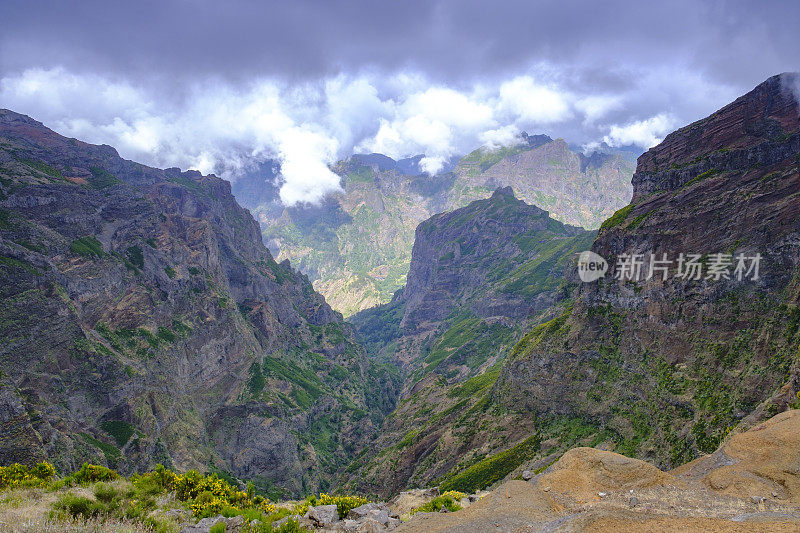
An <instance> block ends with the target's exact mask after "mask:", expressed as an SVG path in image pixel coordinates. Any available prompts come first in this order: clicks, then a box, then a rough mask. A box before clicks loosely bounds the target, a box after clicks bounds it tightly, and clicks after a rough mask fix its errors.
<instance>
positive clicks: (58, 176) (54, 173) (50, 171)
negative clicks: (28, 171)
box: [21, 159, 64, 180]
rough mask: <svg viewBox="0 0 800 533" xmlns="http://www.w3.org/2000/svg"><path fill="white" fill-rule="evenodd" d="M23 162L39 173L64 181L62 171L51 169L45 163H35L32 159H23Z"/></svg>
mask: <svg viewBox="0 0 800 533" xmlns="http://www.w3.org/2000/svg"><path fill="white" fill-rule="evenodd" d="M21 161H22V162H23V163H25V164H26V165H28V166H29V167H31V168H33V169H35V170H38V171H39V172H42V173H44V174H47V175H48V176H50V177H51V178H56V179H59V180H63V179H64V175H63V174H62V173H61V171H60V170H58V169H55V168H53V167H51V166H50V165H48V164H47V163H45V162H44V161H34V160H32V159H22V160H21Z"/></svg>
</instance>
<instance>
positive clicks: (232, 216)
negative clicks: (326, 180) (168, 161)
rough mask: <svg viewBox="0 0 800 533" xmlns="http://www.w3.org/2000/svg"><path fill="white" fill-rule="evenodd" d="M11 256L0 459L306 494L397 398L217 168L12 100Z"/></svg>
mask: <svg viewBox="0 0 800 533" xmlns="http://www.w3.org/2000/svg"><path fill="white" fill-rule="evenodd" d="M0 271H2V278H3V283H2V286H0V292H1V293H2V298H1V299H0V317H1V319H2V322H0V339H2V342H0V369H1V372H0V426H2V431H0V458H1V459H0V460H2V462H3V463H9V462H13V461H21V462H30V461H33V460H35V459H40V458H44V457H46V458H48V459H49V460H53V461H54V462H55V463H56V465H57V466H58V467H59V468H62V469H64V470H65V471H71V470H74V469H75V467H76V465H80V463H81V462H83V461H87V460H88V461H91V462H95V463H101V464H108V465H110V466H113V467H115V468H117V469H119V470H121V471H122V472H131V471H137V470H140V469H143V468H147V467H151V466H152V465H153V464H154V463H156V462H161V463H165V464H168V465H173V466H174V467H176V468H178V469H187V468H199V469H201V470H208V469H212V470H217V471H223V472H227V473H229V474H232V475H233V476H239V477H243V478H248V479H253V480H255V481H256V482H257V483H258V484H260V486H261V487H262V488H263V489H264V490H267V491H272V492H275V493H280V492H281V491H286V492H288V493H292V494H296V493H300V492H302V491H305V490H317V489H319V488H321V487H322V488H324V487H325V486H326V483H327V479H328V478H329V475H330V473H331V472H332V471H333V470H335V469H336V468H337V467H338V466H339V465H340V464H342V463H343V462H345V461H346V460H348V458H349V457H350V456H351V455H352V454H353V453H355V451H357V450H358V449H359V448H360V447H361V446H363V445H364V444H365V443H367V442H368V441H369V439H370V438H371V437H372V436H373V435H374V432H375V424H379V423H380V420H381V419H382V416H383V413H385V412H388V410H389V409H391V406H392V399H391V398H392V395H391V393H387V392H386V391H384V390H383V389H382V388H381V383H382V382H383V381H384V380H385V379H388V378H386V376H385V375H384V374H383V373H382V371H381V370H380V369H378V368H377V367H376V366H375V365H374V364H372V363H370V361H369V360H368V359H367V358H366V357H365V354H364V351H363V349H362V348H361V347H360V346H358V345H357V344H355V343H354V342H353V340H352V336H351V334H350V331H349V327H348V326H347V325H346V324H344V323H343V322H342V319H341V315H339V314H338V313H336V312H334V311H332V310H331V308H330V307H329V306H328V305H327V304H326V303H325V301H324V299H323V297H322V296H320V295H319V294H317V293H316V292H314V290H313V288H312V286H311V284H310V282H309V281H308V279H307V278H306V277H305V276H304V275H301V274H298V273H297V272H296V271H294V270H293V269H292V268H291V267H290V266H289V264H288V262H283V263H281V264H278V263H276V262H275V261H274V260H273V258H272V257H271V255H270V253H269V252H268V250H267V249H266V248H265V247H264V245H263V244H262V242H261V233H260V229H259V227H258V224H257V223H256V221H255V220H254V219H253V218H252V217H251V216H250V214H249V213H248V212H247V211H246V210H244V209H242V208H241V207H239V205H238V204H237V203H236V201H235V200H234V198H233V196H232V195H231V190H230V185H229V184H228V183H227V182H225V181H223V180H220V179H218V178H216V177H214V176H213V175H212V176H202V175H200V173H198V172H191V171H190V172H181V171H180V170H178V169H167V170H158V169H153V168H148V167H145V166H143V165H139V164H137V163H134V162H131V161H126V160H123V159H122V158H120V157H119V156H118V155H117V153H116V151H115V150H114V149H113V148H111V147H109V146H95V145H90V144H86V143H83V142H80V141H77V140H75V139H67V138H64V137H61V136H60V135H58V134H56V133H54V132H52V131H50V130H48V129H47V128H45V127H44V126H43V125H42V124H40V123H38V122H35V121H34V120H32V119H30V118H28V117H25V116H22V115H18V114H16V113H13V112H10V111H5V110H3V111H0ZM368 382H369V385H367V383H368ZM387 390H389V389H388V388H387Z"/></svg>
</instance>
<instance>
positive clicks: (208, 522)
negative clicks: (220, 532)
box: [181, 516, 244, 533]
mask: <svg viewBox="0 0 800 533" xmlns="http://www.w3.org/2000/svg"><path fill="white" fill-rule="evenodd" d="M219 523H223V524H225V533H235V532H237V531H240V530H241V528H242V525H243V524H244V518H242V517H241V516H233V517H231V518H225V517H224V516H213V517H209V518H203V519H202V520H200V521H199V522H197V523H196V524H195V525H193V526H186V527H184V528H183V529H181V533H209V532H210V531H211V528H212V527H214V526H215V525H217V524H219Z"/></svg>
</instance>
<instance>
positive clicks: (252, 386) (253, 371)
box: [247, 361, 266, 396]
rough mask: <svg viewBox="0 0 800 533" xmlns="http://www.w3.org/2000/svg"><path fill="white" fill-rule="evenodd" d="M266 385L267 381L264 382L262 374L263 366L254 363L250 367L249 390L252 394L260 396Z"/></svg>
mask: <svg viewBox="0 0 800 533" xmlns="http://www.w3.org/2000/svg"><path fill="white" fill-rule="evenodd" d="M265 384H266V381H265V380H264V374H263V373H262V372H261V365H259V364H258V363H257V362H256V361H253V363H252V364H251V365H250V377H249V378H248V380H247V388H248V389H249V390H250V394H252V395H253V396H258V395H259V394H261V391H262V390H264V385H265Z"/></svg>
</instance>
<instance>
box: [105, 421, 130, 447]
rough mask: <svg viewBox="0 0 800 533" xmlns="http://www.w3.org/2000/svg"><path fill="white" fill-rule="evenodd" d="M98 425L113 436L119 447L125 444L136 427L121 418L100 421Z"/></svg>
mask: <svg viewBox="0 0 800 533" xmlns="http://www.w3.org/2000/svg"><path fill="white" fill-rule="evenodd" d="M100 427H101V428H102V429H103V431H105V432H106V433H108V434H109V435H111V436H112V437H114V440H115V441H116V443H117V445H119V446H120V447H122V446H125V445H126V444H127V443H128V441H129V440H130V438H131V435H133V432H134V430H135V429H136V428H134V426H132V425H131V424H128V423H127V422H123V421H121V420H108V421H106V422H101V423H100Z"/></svg>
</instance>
